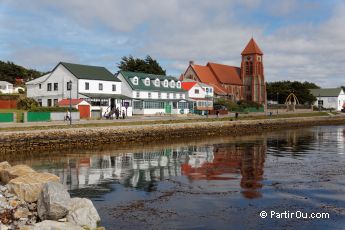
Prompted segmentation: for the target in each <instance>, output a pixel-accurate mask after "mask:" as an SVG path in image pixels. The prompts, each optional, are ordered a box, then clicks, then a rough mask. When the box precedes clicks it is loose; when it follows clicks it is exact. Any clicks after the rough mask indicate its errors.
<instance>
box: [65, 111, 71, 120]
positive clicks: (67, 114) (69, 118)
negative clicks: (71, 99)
mask: <svg viewBox="0 0 345 230" xmlns="http://www.w3.org/2000/svg"><path fill="white" fill-rule="evenodd" d="M64 120H65V121H67V120H68V121H71V112H70V111H69V110H67V111H66V115H65V119H64Z"/></svg>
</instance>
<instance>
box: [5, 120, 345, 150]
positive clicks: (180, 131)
mask: <svg viewBox="0 0 345 230" xmlns="http://www.w3.org/2000/svg"><path fill="white" fill-rule="evenodd" d="M340 124H345V117H336V116H334V117H308V118H284V119H264V120H246V121H219V122H218V121H217V122H198V123H196V122H194V123H180V124H178V123H172V124H160V125H158V124H157V125H138V126H114V127H97V128H71V129H60V130H59V129H55V130H36V131H18V132H2V133H0V153H7V152H11V153H15V152H22V151H38V150H57V149H58V150H62V149H69V148H71V147H72V148H77V147H92V146H98V145H100V144H117V143H121V144H124V143H128V144H130V143H133V142H136V143H138V142H143V143H144V142H149V141H151V142H154V141H163V140H165V141H166V140H173V139H174V140H176V139H180V138H190V137H193V138H197V137H204V136H217V135H236V136H239V135H250V134H257V133H260V132H264V131H271V130H280V129H286V128H298V127H306V126H316V125H340Z"/></svg>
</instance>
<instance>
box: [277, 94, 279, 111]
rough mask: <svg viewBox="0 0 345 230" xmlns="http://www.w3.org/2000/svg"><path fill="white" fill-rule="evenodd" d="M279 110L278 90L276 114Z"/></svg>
mask: <svg viewBox="0 0 345 230" xmlns="http://www.w3.org/2000/svg"><path fill="white" fill-rule="evenodd" d="M278 110H279V92H277V114H278Z"/></svg>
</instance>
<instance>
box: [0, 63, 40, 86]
mask: <svg viewBox="0 0 345 230" xmlns="http://www.w3.org/2000/svg"><path fill="white" fill-rule="evenodd" d="M42 74H43V73H42V72H39V71H37V70H33V69H26V68H25V67H23V66H19V65H16V64H14V63H13V62H9V61H8V62H3V61H0V81H8V82H10V83H12V84H15V81H16V80H15V79H16V78H22V79H23V80H24V82H27V81H29V80H32V79H35V78H38V77H40V76H42Z"/></svg>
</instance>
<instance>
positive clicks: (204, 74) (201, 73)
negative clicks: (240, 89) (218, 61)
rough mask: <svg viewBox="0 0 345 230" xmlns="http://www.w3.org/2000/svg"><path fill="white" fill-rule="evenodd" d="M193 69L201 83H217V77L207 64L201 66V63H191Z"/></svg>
mask: <svg viewBox="0 0 345 230" xmlns="http://www.w3.org/2000/svg"><path fill="white" fill-rule="evenodd" d="M191 67H192V68H193V70H194V71H195V73H196V75H198V78H199V80H200V81H201V82H203V83H206V84H207V83H218V79H217V78H216V76H214V74H213V73H212V71H211V70H210V68H209V67H208V66H202V65H191Z"/></svg>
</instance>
